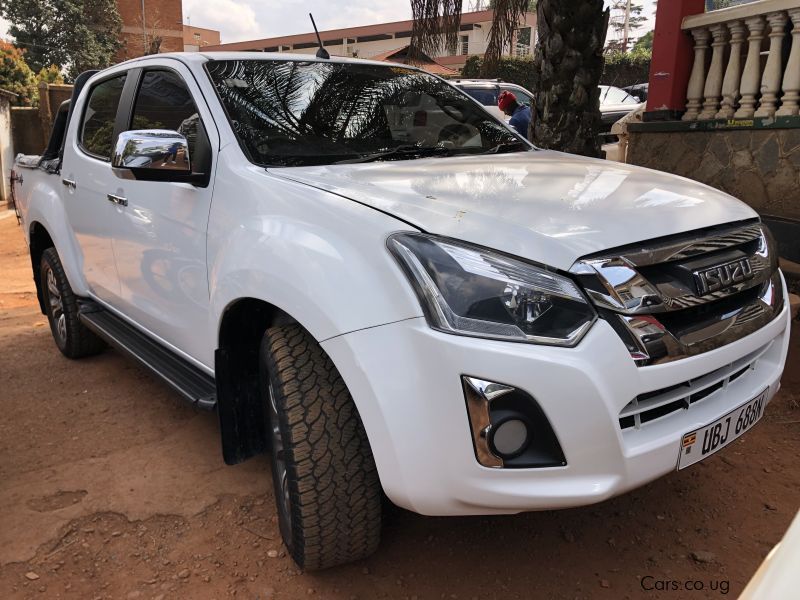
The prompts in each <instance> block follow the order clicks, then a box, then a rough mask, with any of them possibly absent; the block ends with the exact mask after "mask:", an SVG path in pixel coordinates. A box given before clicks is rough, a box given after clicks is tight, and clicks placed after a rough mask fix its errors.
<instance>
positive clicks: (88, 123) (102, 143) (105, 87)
mask: <svg viewBox="0 0 800 600" xmlns="http://www.w3.org/2000/svg"><path fill="white" fill-rule="evenodd" d="M125 77H126V76H125V75H124V74H123V75H120V76H119V77H114V78H112V79H106V80H105V81H102V82H100V83H98V84H97V85H96V86H94V87H93V88H92V90H91V91H90V92H89V100H88V102H87V103H86V111H85V112H84V114H83V126H82V128H81V137H80V145H81V147H82V148H83V149H84V150H86V151H87V152H88V153H90V154H93V155H94V156H97V157H99V158H103V159H105V160H110V159H111V146H112V144H113V142H114V123H115V122H116V119H117V107H118V106H119V100H120V98H121V97H122V88H123V87H125Z"/></svg>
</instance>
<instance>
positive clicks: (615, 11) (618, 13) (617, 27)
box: [608, 0, 647, 52]
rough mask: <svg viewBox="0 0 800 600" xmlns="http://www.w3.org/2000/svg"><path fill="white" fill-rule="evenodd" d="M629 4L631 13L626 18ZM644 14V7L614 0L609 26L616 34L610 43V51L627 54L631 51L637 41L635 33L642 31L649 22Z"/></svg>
mask: <svg viewBox="0 0 800 600" xmlns="http://www.w3.org/2000/svg"><path fill="white" fill-rule="evenodd" d="M629 2H630V13H629V14H628V15H627V17H626V12H627V11H628V3H629ZM643 13H644V6H642V5H641V4H636V3H635V2H631V1H630V0H613V1H612V2H611V17H610V19H609V26H610V28H611V31H612V32H613V33H614V39H613V40H611V41H609V43H608V48H609V49H610V50H619V51H621V52H627V51H628V50H629V49H630V46H631V42H633V41H634V40H635V39H636V35H635V33H636V32H637V31H638V30H639V29H641V28H642V25H643V24H644V23H645V22H646V21H647V17H646V16H645V15H644V14H643ZM626 29H627V40H626ZM626 41H627V43H626Z"/></svg>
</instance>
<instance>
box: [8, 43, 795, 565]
mask: <svg viewBox="0 0 800 600" xmlns="http://www.w3.org/2000/svg"><path fill="white" fill-rule="evenodd" d="M502 87H504V84H498V85H497V89H501V88H502ZM512 89H513V88H512ZM59 116H60V118H63V120H62V121H60V127H54V128H53V133H52V139H51V143H50V144H49V145H48V149H47V151H46V152H45V154H44V155H43V156H41V157H28V158H27V159H20V160H18V161H17V163H16V165H15V170H16V172H17V173H18V177H17V178H16V180H15V182H14V186H15V188H14V196H15V198H17V199H18V202H19V211H20V217H21V223H22V226H23V229H24V234H25V237H26V240H27V241H28V244H29V248H30V258H31V266H32V270H33V275H34V280H35V282H36V290H37V297H38V300H39V304H40V308H41V310H42V312H43V313H44V314H46V315H47V319H48V322H49V324H50V330H51V333H52V335H53V338H54V341H55V343H56V345H57V347H58V348H59V350H60V351H61V352H62V353H63V354H64V355H65V356H67V357H69V358H75V359H77V358H81V357H85V356H90V355H92V354H96V353H98V352H100V351H101V350H102V349H103V347H104V344H105V343H109V344H111V345H112V346H115V347H116V348H118V349H119V350H121V351H122V352H124V353H126V354H128V355H130V356H132V357H133V358H135V359H136V360H138V361H139V362H140V363H141V364H142V365H143V366H144V367H145V368H147V369H149V370H151V371H152V372H153V373H154V374H155V375H157V376H159V377H161V378H162V379H163V380H164V381H165V382H166V383H167V384H169V385H170V386H172V387H173V388H174V389H175V390H176V391H177V392H178V393H179V394H180V395H181V396H182V397H184V398H185V399H187V400H188V401H190V402H191V403H192V404H193V405H194V406H196V407H198V408H201V409H207V410H216V412H217V413H218V417H219V424H220V440H221V448H222V455H223V457H224V459H225V461H226V462H227V463H229V464H235V463H239V462H242V461H244V460H246V459H248V458H250V457H252V456H255V455H258V454H261V453H265V452H268V453H269V455H270V461H271V477H272V482H273V487H274V498H275V501H276V508H277V518H278V525H279V528H280V532H281V536H282V538H283V540H284V542H285V544H286V546H287V548H288V551H289V553H290V554H291V556H292V557H293V558H294V560H295V561H297V563H298V564H299V565H300V566H301V567H303V568H306V569H319V568H325V567H330V566H333V565H337V564H341V563H344V562H347V561H351V560H358V559H362V558H364V557H366V556H367V555H369V554H370V553H372V552H373V551H374V550H375V549H376V548H377V546H378V542H379V540H380V535H381V520H382V510H383V508H382V503H383V500H384V497H388V498H389V499H390V500H391V501H392V502H394V503H395V504H397V505H399V506H401V507H403V508H406V509H409V510H412V511H416V512H418V513H421V514H424V515H481V514H510V513H517V512H521V511H527V510H549V509H556V508H569V507H574V506H581V505H587V504H592V503H596V502H600V501H602V500H605V499H607V498H611V497H612V496H615V495H618V494H622V493H625V492H627V491H629V490H632V489H634V488H636V487H639V486H641V485H644V484H646V483H648V482H650V481H652V480H654V479H656V478H657V477H660V476H662V475H666V474H668V473H670V472H673V471H676V470H680V469H685V468H691V467H692V465H695V464H696V463H698V462H700V461H701V460H703V459H705V458H707V457H709V456H711V455H712V454H714V453H715V452H718V451H721V450H724V449H725V448H726V447H727V446H729V445H731V444H733V443H734V440H737V439H739V438H740V436H742V435H744V434H746V432H748V431H749V430H750V429H751V428H752V427H754V426H756V424H757V422H758V421H759V420H760V419H761V417H762V416H763V415H764V413H765V411H767V410H768V403H769V402H770V400H771V399H772V397H773V395H774V394H775V393H776V392H777V390H778V388H779V386H780V379H781V374H782V372H783V368H784V364H785V362H786V354H787V348H788V343H789V323H790V314H789V308H788V302H786V300H785V297H786V293H787V292H786V286H785V282H784V280H783V276H782V274H781V271H780V270H779V268H778V258H777V254H776V252H775V247H774V244H773V241H772V238H771V236H770V234H769V231H768V230H767V228H766V227H765V226H764V225H763V224H762V223H761V220H760V219H759V216H758V214H757V213H756V212H755V211H754V210H753V209H752V208H750V207H749V206H747V205H746V204H744V203H743V202H740V201H738V200H736V199H735V198H732V197H731V196H729V195H728V194H725V193H724V192H721V191H719V190H715V189H713V188H710V187H708V186H705V185H701V184H699V183H695V182H692V181H690V180H688V179H684V178H681V177H676V176H673V175H670V174H667V173H662V172H659V171H652V170H649V169H643V168H640V167H635V166H632V165H619V164H617V163H611V162H608V161H603V160H595V159H590V158H586V157H582V156H580V157H579V156H572V155H569V154H564V153H561V152H554V151H547V150H538V149H536V148H534V147H533V146H532V145H531V144H530V143H529V142H528V141H527V140H525V139H523V137H521V136H520V135H518V134H517V133H515V132H514V131H512V130H511V129H510V128H509V127H508V126H506V125H505V124H504V123H503V122H502V121H500V120H498V119H496V118H494V117H493V116H492V115H491V114H489V113H487V111H485V110H483V109H482V108H481V107H480V106H479V105H478V104H477V103H476V102H475V101H474V100H473V99H471V98H470V97H469V96H467V95H466V94H464V93H463V92H462V91H460V90H459V89H457V88H454V87H453V86H451V85H448V84H446V83H445V82H444V81H442V80H441V79H439V78H436V77H434V76H432V75H430V74H428V73H425V72H424V71H421V70H419V69H416V68H412V67H408V66H406V65H400V64H387V63H384V62H373V61H360V60H353V59H345V58H331V59H320V58H314V57H311V56H309V55H287V54H270V53H260V52H259V53H248V52H241V53H225V52H213V53H202V52H193V53H176V54H156V55H152V56H146V57H142V58H139V59H136V60H133V61H128V62H124V63H121V64H117V65H114V66H112V67H109V68H108V69H105V70H103V71H101V72H97V73H89V74H85V75H83V76H81V77H79V78H78V80H77V81H76V86H75V91H74V92H73V99H72V101H71V104H70V106H69V109H68V110H67V111H60V113H59ZM19 360H25V357H20V358H19ZM76 368H80V367H79V366H76ZM42 375H43V376H47V374H46V373H44V374H42ZM42 418H43V419H47V415H46V414H45V415H43V416H42ZM76 418H78V417H77V416H76ZM737 447H738V444H737ZM733 471H734V472H733V473H732V474H731V477H735V476H736V473H735V469H734V470H733ZM699 475H700V477H698V483H697V485H700V481H701V480H702V475H703V474H702V473H699ZM174 476H175V477H180V476H181V475H180V473H175V475H174ZM263 477H264V482H265V483H266V478H267V477H268V475H267V473H266V472H265V473H264V474H263ZM706 483H707V484H708V485H713V482H706ZM684 501H685V502H686V503H689V504H690V503H692V502H695V504H696V503H697V502H699V500H694V501H693V500H692V498H688V497H687V498H686V499H685V500H684ZM456 526H457V525H456ZM476 561H478V562H480V556H479V552H478V554H476Z"/></svg>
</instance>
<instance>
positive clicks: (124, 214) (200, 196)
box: [108, 64, 218, 367]
mask: <svg viewBox="0 0 800 600" xmlns="http://www.w3.org/2000/svg"><path fill="white" fill-rule="evenodd" d="M195 98H198V99H200V101H199V102H196V101H195ZM123 129H130V130H137V129H166V130H172V131H177V132H178V133H181V134H182V135H184V136H185V137H186V139H187V141H188V145H189V156H188V157H185V156H183V155H182V154H179V155H177V156H174V157H167V158H166V159H165V160H188V161H189V162H190V163H191V166H192V171H194V172H205V173H209V174H210V169H211V165H212V164H213V156H212V150H211V149H212V148H215V147H218V143H217V139H216V135H217V133H216V129H215V128H214V126H213V123H212V122H211V117H210V114H209V113H208V109H207V107H206V106H205V104H204V103H203V102H202V96H201V95H200V90H199V89H198V88H197V85H196V83H195V82H194V79H193V78H192V76H191V74H190V73H189V72H188V71H187V70H186V69H185V68H184V67H183V65H178V64H176V66H175V68H174V69H165V68H163V67H159V68H153V69H148V68H145V69H144V70H143V71H142V73H141V75H140V81H139V85H138V90H137V93H136V96H135V99H134V102H133V110H132V115H131V122H130V124H129V127H127V128H123ZM208 180H209V182H210V183H209V184H208V185H205V186H202V185H191V184H188V183H172V182H157V181H136V180H131V179H121V178H118V179H116V181H115V182H114V185H113V186H112V187H111V188H109V190H108V191H109V192H111V193H113V194H115V195H117V196H119V197H120V198H124V199H125V200H126V201H127V205H125V206H118V211H119V216H118V218H117V221H116V229H115V232H114V253H115V255H116V261H117V272H118V273H119V279H120V297H119V300H118V301H117V302H115V306H116V307H117V308H118V309H119V310H120V311H121V312H122V313H123V314H125V315H126V316H128V317H129V318H131V319H132V320H133V321H135V322H136V323H137V324H138V325H139V326H140V327H141V328H143V329H144V330H146V331H149V332H151V333H156V334H157V336H158V337H159V338H160V339H161V340H163V341H165V342H167V343H168V344H170V345H171V346H173V347H174V348H177V349H178V350H180V351H182V352H183V353H184V354H186V355H188V356H189V357H191V358H193V359H195V360H197V361H198V362H200V363H202V364H204V365H206V366H209V367H211V366H212V365H213V356H212V354H211V352H213V348H214V345H213V344H209V343H208V340H207V339H205V336H204V335H203V334H204V332H206V331H208V309H209V290H208V275H207V270H206V230H207V226H208V213H209V210H210V207H211V192H212V184H211V182H213V178H211V177H209V178H208Z"/></svg>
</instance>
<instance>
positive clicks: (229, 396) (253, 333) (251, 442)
mask: <svg viewBox="0 0 800 600" xmlns="http://www.w3.org/2000/svg"><path fill="white" fill-rule="evenodd" d="M286 323H297V321H296V320H295V319H294V318H293V317H292V316H291V315H289V314H288V313H286V312H285V311H283V310H282V309H280V308H278V307H277V306H275V305H274V304H271V303H269V302H267V301H265V300H260V299H258V298H250V297H246V298H238V299H236V300H233V301H231V302H230V303H229V304H228V305H227V306H226V307H225V309H224V310H223V312H222V316H221V318H220V321H219V328H218V340H217V349H216V351H215V353H214V371H215V375H216V380H217V413H218V416H219V423H220V435H221V441H222V455H223V458H224V459H225V462H226V463H227V464H229V465H234V464H238V463H240V462H242V461H244V460H247V459H248V458H250V457H252V456H255V455H257V454H261V453H262V452H264V451H265V450H266V449H267V436H266V428H265V426H266V412H265V410H264V404H263V401H262V399H261V394H260V389H259V379H258V370H259V356H258V352H259V346H260V344H261V338H262V337H263V335H264V332H265V331H266V330H267V329H268V328H269V327H273V326H275V325H282V324H286Z"/></svg>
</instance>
